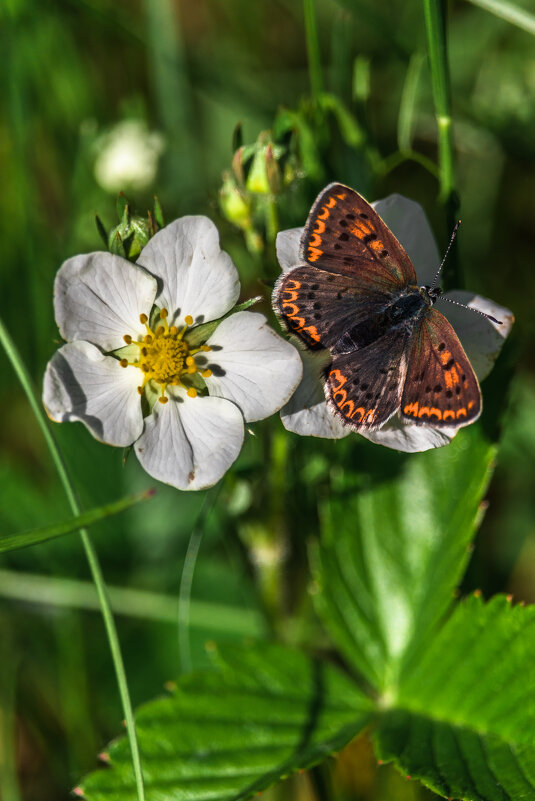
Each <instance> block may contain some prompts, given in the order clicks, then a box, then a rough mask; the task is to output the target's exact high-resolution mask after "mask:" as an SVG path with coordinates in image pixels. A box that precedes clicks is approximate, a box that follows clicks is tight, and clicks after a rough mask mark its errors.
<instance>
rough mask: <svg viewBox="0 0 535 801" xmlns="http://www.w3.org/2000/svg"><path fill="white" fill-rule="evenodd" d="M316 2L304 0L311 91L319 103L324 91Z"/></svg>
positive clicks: (314, 99)
mask: <svg viewBox="0 0 535 801" xmlns="http://www.w3.org/2000/svg"><path fill="white" fill-rule="evenodd" d="M315 2H316V0H303V10H304V16H305V35H306V43H307V54H308V74H309V76H310V93H311V95H312V100H313V101H314V103H317V102H318V99H319V96H320V94H321V93H322V92H323V73H322V68H321V58H320V46H319V39H318V25H317V19H316V8H315Z"/></svg>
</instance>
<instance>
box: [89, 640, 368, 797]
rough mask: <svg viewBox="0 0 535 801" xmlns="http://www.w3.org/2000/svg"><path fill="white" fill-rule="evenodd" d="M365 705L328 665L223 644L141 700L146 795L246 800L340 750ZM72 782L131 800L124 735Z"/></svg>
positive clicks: (268, 648)
mask: <svg viewBox="0 0 535 801" xmlns="http://www.w3.org/2000/svg"><path fill="white" fill-rule="evenodd" d="M370 712H371V702H370V701H369V700H368V699H367V698H366V696H364V695H363V694H362V693H361V692H360V691H359V690H358V688H356V687H355V686H354V685H353V684H352V682H351V681H350V680H349V679H347V678H346V677H345V676H344V675H343V674H341V673H340V672H339V671H338V670H336V669H335V668H333V667H330V666H329V665H326V664H325V663H321V662H318V661H315V660H313V659H310V658H308V657H306V656H305V655H303V654H302V653H300V652H297V651H292V650H290V649H288V648H285V647H283V646H279V645H268V644H262V645H256V646H254V647H249V648H232V649H231V648H226V649H225V650H223V651H222V652H221V653H218V655H217V668H216V669H215V670H208V671H203V672H197V673H190V674H186V675H184V676H182V677H181V678H180V679H179V680H178V681H177V685H176V690H175V692H174V693H173V694H172V695H171V696H170V697H166V698H160V699H157V700H155V701H152V702H150V703H148V704H146V705H145V706H143V707H141V709H139V710H138V711H137V713H136V729H137V735H138V740H139V746H140V751H141V761H142V766H143V773H144V778H145V788H146V792H147V798H148V799H151V801H163V799H165V801H186V799H187V801H207V799H217V801H237V800H238V799H247V798H250V797H251V796H253V795H254V794H255V793H257V792H259V791H261V790H263V789H264V788H266V787H268V786H269V785H270V784H273V783H274V782H276V781H278V780H279V779H281V778H282V777H284V776H286V775H288V774H289V773H291V772H293V771H295V770H298V769H301V768H308V767H310V766H311V765H313V764H315V763H317V762H319V761H321V760H323V759H324V758H325V757H326V756H327V755H328V754H330V753H332V752H333V751H337V750H339V749H340V748H342V747H343V746H344V745H345V744H346V743H347V742H349V740H351V739H352V738H353V736H354V735H355V734H356V733H357V732H358V731H360V730H361V729H362V728H363V727H364V725H366V723H367V721H368V719H369V716H370ZM109 759H110V766H109V767H108V768H105V769H102V770H98V771H95V772H94V773H91V774H90V775H89V776H87V777H86V778H85V779H84V781H83V782H82V784H81V791H82V792H83V794H84V797H85V798H87V799H89V801H135V798H136V793H135V785H134V780H133V775H132V768H131V760H130V750H129V746H128V743H127V740H126V738H124V737H123V738H121V739H119V740H117V741H115V742H114V743H112V744H111V746H110V748H109Z"/></svg>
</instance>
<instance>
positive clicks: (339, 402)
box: [333, 389, 347, 409]
mask: <svg viewBox="0 0 535 801" xmlns="http://www.w3.org/2000/svg"><path fill="white" fill-rule="evenodd" d="M337 398H340V399H341V400H337ZM346 399H347V392H346V391H345V389H338V390H337V391H336V392H334V393H333V400H334V402H335V403H336V405H337V406H338V408H339V409H342V407H343V405H344V403H345V402H346Z"/></svg>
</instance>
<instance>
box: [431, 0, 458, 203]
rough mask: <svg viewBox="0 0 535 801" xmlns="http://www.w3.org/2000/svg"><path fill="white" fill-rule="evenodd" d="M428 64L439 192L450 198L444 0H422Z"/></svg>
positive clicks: (451, 168) (451, 172)
mask: <svg viewBox="0 0 535 801" xmlns="http://www.w3.org/2000/svg"><path fill="white" fill-rule="evenodd" d="M423 5H424V15H425V29H426V34H427V47H428V53H429V67H430V70H431V84H432V88H433V100H434V103H435V115H436V119H437V126H438V157H439V170H440V195H441V199H442V200H443V201H446V200H448V198H449V197H450V195H451V194H452V192H453V190H454V187H455V174H454V159H453V136H452V118H451V93H450V82H449V69H448V54H447V48H446V25H445V19H444V18H445V11H444V3H443V0H423Z"/></svg>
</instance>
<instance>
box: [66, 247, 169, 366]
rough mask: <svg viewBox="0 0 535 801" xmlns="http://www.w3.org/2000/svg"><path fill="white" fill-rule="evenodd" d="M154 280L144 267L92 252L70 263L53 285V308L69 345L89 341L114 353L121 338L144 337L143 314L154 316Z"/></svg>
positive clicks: (119, 258) (109, 255)
mask: <svg viewBox="0 0 535 801" xmlns="http://www.w3.org/2000/svg"><path fill="white" fill-rule="evenodd" d="M156 289H157V285H156V281H155V279H154V278H153V277H152V276H151V275H149V274H148V273H147V272H145V270H142V269H141V267H137V266H136V265H135V264H131V263H130V262H129V261H126V259H122V258H121V257H120V256H116V255H114V254H112V253H103V252H102V253H100V252H97V253H88V254H85V255H82V256H75V257H74V258H72V259H67V261H66V262H64V263H63V264H62V266H61V267H60V269H59V271H58V274H57V276H56V282H55V284H54V308H55V312H56V322H57V324H58V328H59V330H60V333H61V336H62V337H63V338H64V339H66V340H67V342H73V341H75V340H86V341H88V342H93V343H94V344H95V345H99V347H101V348H102V349H103V350H105V351H110V350H115V349H116V348H120V347H122V346H123V345H124V340H123V336H124V335H125V334H130V335H132V336H135V337H137V336H143V334H145V333H146V331H145V327H144V326H143V325H142V323H141V322H140V320H139V315H140V314H146V315H147V316H148V315H149V314H150V310H151V308H152V305H153V303H154V298H155V297H156Z"/></svg>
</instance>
